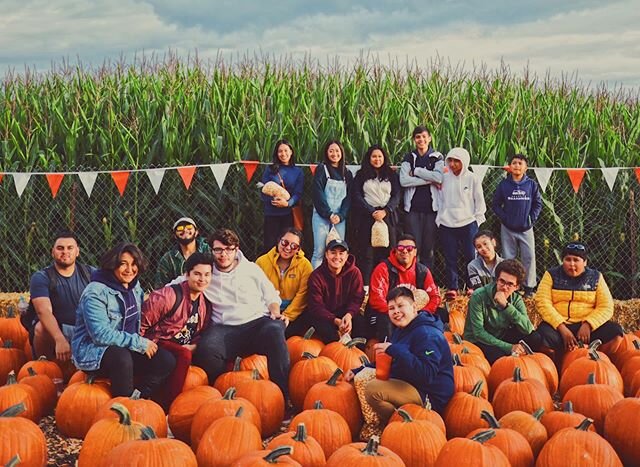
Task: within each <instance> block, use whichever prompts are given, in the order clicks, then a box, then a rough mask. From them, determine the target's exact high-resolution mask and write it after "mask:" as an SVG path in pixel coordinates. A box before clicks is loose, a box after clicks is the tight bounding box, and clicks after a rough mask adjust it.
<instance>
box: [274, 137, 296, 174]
mask: <svg viewBox="0 0 640 467" xmlns="http://www.w3.org/2000/svg"><path fill="white" fill-rule="evenodd" d="M283 144H286V145H287V146H289V149H291V159H290V160H289V165H290V166H291V167H293V166H295V165H296V152H295V151H294V150H293V146H292V145H291V143H290V142H289V141H288V140H286V139H284V138H283V139H279V140H278V141H276V145H275V146H274V147H273V154H272V156H271V165H270V168H271V172H272V173H277V172H278V171H279V170H280V166H281V165H282V162H280V159H278V149H279V148H280V146H281V145H283Z"/></svg>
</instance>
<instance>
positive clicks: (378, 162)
mask: <svg viewBox="0 0 640 467" xmlns="http://www.w3.org/2000/svg"><path fill="white" fill-rule="evenodd" d="M369 162H370V163H371V167H373V168H374V169H379V168H380V167H382V166H383V165H384V154H382V151H381V150H380V149H374V150H373V151H372V152H371V156H370V157H369Z"/></svg>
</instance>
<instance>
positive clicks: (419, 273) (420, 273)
mask: <svg viewBox="0 0 640 467" xmlns="http://www.w3.org/2000/svg"><path fill="white" fill-rule="evenodd" d="M427 272H429V268H428V267H426V266H425V265H424V264H422V263H418V262H416V289H421V288H422V287H424V280H425V279H426V278H427Z"/></svg>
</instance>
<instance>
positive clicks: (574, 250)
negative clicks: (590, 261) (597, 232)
mask: <svg viewBox="0 0 640 467" xmlns="http://www.w3.org/2000/svg"><path fill="white" fill-rule="evenodd" d="M587 253H588V251H587V246H586V245H585V244H584V243H580V242H571V243H568V244H567V245H566V246H565V247H564V248H563V249H562V258H564V257H565V256H568V255H571V256H577V257H579V258H582V259H584V260H585V261H586V259H587Z"/></svg>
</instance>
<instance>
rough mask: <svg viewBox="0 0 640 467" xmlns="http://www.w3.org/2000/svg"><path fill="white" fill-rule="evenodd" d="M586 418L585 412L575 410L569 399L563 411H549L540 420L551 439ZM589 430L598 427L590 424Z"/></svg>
mask: <svg viewBox="0 0 640 467" xmlns="http://www.w3.org/2000/svg"><path fill="white" fill-rule="evenodd" d="M585 418H586V417H585V416H584V414H581V413H578V412H574V411H573V402H571V401H570V400H567V401H566V402H565V403H564V405H563V409H562V411H559V410H556V411H554V412H547V413H545V414H544V415H543V416H542V418H541V419H540V422H541V423H542V424H543V425H544V427H545V428H546V429H547V436H548V438H549V439H550V438H551V437H552V436H553V435H555V434H556V433H557V432H558V431H560V430H562V429H563V428H573V427H576V426H578V425H579V424H580V423H581V422H582V420H584V419H585ZM589 430H591V431H596V427H595V426H593V424H590V425H589Z"/></svg>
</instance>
